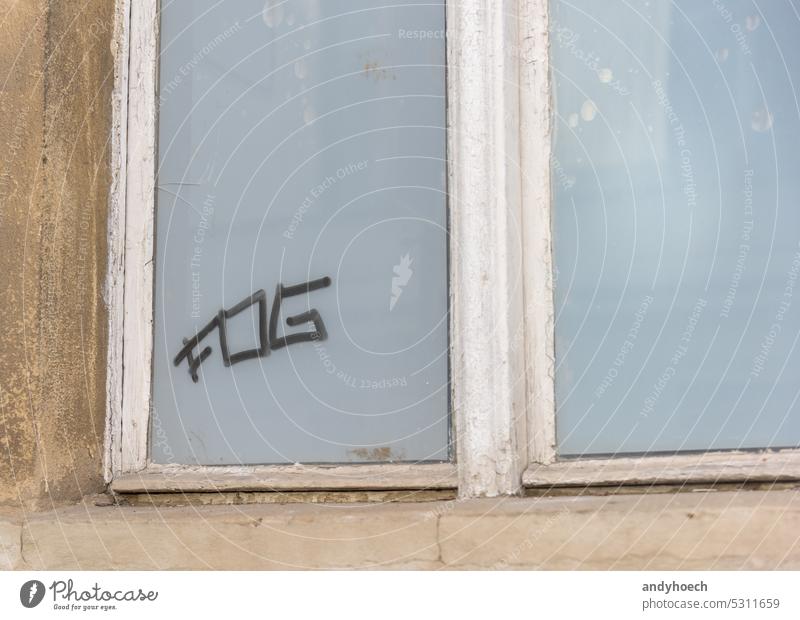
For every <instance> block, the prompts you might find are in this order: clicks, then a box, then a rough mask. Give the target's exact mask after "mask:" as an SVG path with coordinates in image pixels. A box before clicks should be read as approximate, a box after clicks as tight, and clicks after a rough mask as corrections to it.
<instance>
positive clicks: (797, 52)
mask: <svg viewBox="0 0 800 620" xmlns="http://www.w3.org/2000/svg"><path fill="white" fill-rule="evenodd" d="M551 8H552V23H551V51H552V58H553V74H552V75H553V83H554V90H555V107H556V118H555V131H556V139H555V147H554V153H553V156H552V165H553V166H552V169H553V187H554V191H555V203H554V204H555V212H554V222H553V226H554V252H555V267H556V278H557V282H556V313H557V316H556V358H557V370H556V398H557V416H556V420H557V435H558V451H559V454H560V455H562V456H570V455H572V456H575V455H584V454H613V453H643V452H658V451H667V452H673V451H688V450H710V449H734V448H766V447H788V446H792V447H795V446H798V445H800V403H798V396H799V395H800V381H798V378H797V372H798V370H799V369H800V347H798V336H800V300H797V299H795V293H796V291H797V292H800V287H798V285H797V277H798V271H799V270H800V252H799V250H800V248H799V246H798V241H800V174H798V171H800V150H798V148H797V147H798V144H800V106H799V105H798V99H797V90H796V89H797V87H800V15H798V11H797V9H796V8H795V7H794V6H793V4H792V3H790V2H788V1H775V2H759V3H756V2H752V1H749V0H722V1H718V0H714V1H708V2H698V1H697V0H677V1H670V2H668V1H666V0H664V1H659V0H650V1H645V0H629V1H624V2H622V1H619V2H596V1H594V0H570V1H559V0H554V1H553V2H552V3H551Z"/></svg>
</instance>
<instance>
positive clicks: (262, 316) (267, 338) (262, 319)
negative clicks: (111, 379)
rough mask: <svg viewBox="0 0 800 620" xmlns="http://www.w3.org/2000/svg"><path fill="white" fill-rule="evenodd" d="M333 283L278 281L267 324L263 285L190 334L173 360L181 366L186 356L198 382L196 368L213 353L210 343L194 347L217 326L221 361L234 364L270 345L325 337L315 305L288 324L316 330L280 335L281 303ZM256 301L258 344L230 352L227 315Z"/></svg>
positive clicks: (276, 346)
mask: <svg viewBox="0 0 800 620" xmlns="http://www.w3.org/2000/svg"><path fill="white" fill-rule="evenodd" d="M330 285H331V279H330V278H329V277H327V276H326V277H324V278H319V279H317V280H311V281H310V282H304V283H302V284H295V285H293V286H283V284H278V286H277V287H276V289H275V299H274V300H273V302H272V312H271V313H270V317H269V324H267V294H266V293H265V292H264V290H263V289H259V290H258V291H256V292H255V293H253V294H252V295H250V296H248V297H245V298H244V299H243V300H242V301H240V302H239V303H238V304H236V305H235V306H233V307H231V308H230V309H228V310H225V309H224V308H223V309H222V310H220V311H219V312H218V313H217V316H215V317H214V318H213V319H211V321H209V322H208V323H207V324H206V325H205V326H204V327H203V328H202V329H201V330H200V331H199V332H197V333H196V334H195V335H194V336H192V337H191V338H184V339H183V348H182V349H181V350H180V351H179V352H178V354H177V355H176V356H175V359H174V360H173V363H174V364H175V366H180V365H181V362H183V360H186V362H187V364H188V366H189V376H190V377H191V378H192V381H194V382H195V383H197V382H198V380H199V377H198V375H197V371H198V369H199V368H200V364H202V363H203V362H204V361H205V360H206V359H207V358H208V356H209V355H211V352H212V349H211V347H205V348H203V349H202V350H201V351H200V353H199V354H198V355H195V352H194V350H195V349H196V348H197V347H199V346H200V342H202V340H203V339H204V338H205V337H206V336H208V335H209V334H210V333H211V332H212V331H213V330H214V329H217V328H218V329H219V346H220V350H221V351H222V363H223V364H225V366H226V367H230V366H233V365H234V364H238V363H239V362H244V361H245V360H249V359H255V358H259V357H265V356H267V355H269V351H270V348H271V349H281V348H283V347H286V346H288V345H290V344H297V343H300V342H312V341H315V340H326V339H327V338H328V332H327V330H326V329H325V323H324V322H323V320H322V317H321V316H320V313H319V311H318V310H317V309H316V308H311V309H310V310H307V311H306V312H302V313H300V314H296V315H293V316H290V317H287V318H286V324H287V325H288V326H289V327H297V326H298V325H303V324H304V323H313V324H314V330H313V331H304V332H299V333H294V334H287V335H285V336H280V337H279V336H278V334H277V332H278V322H279V320H280V312H281V304H282V303H283V300H284V299H286V298H287V297H295V296H297V295H307V294H309V293H312V292H313V291H316V290H319V289H321V288H325V287H327V286H330ZM254 304H258V347H257V348H254V349H247V350H245V351H239V352H236V353H231V352H230V349H229V347H228V319H231V318H233V317H235V316H236V315H237V314H239V313H241V312H243V311H245V310H247V309H248V308H250V307H251V306H253V305H254Z"/></svg>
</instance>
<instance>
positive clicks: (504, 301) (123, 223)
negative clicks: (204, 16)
mask: <svg viewBox="0 0 800 620" xmlns="http://www.w3.org/2000/svg"><path fill="white" fill-rule="evenodd" d="M116 2H117V9H116V10H117V13H116V26H115V31H116V37H115V43H116V80H115V82H116V87H115V93H114V101H113V114H114V124H113V135H112V146H113V153H112V165H113V175H114V176H113V179H112V196H111V205H110V224H109V275H108V286H107V291H106V294H107V302H108V307H109V353H108V386H107V391H108V424H107V428H108V431H107V446H108V450H107V458H106V477H107V479H108V481H109V482H110V483H111V488H112V489H114V490H115V491H118V492H170V491H174V492H187V491H210V490H217V491H223V490H224V491H233V490H247V491H258V490H301V489H306V490H307V489H347V490H355V489H416V488H457V489H458V492H459V494H460V495H461V496H463V497H467V496H479V495H490V496H491V495H498V494H506V493H515V492H518V491H519V490H520V488H521V487H520V484H521V477H522V471H523V469H524V467H525V465H526V464H527V451H526V446H527V440H526V430H525V428H526V413H525V373H524V357H525V350H524V347H523V346H521V342H522V341H523V340H524V334H523V329H522V315H523V312H522V298H523V279H522V253H521V247H522V245H521V234H520V222H521V208H520V207H521V181H520V174H519V170H520V166H519V154H520V145H519V136H520V126H519V120H520V117H519V103H520V100H519V88H518V75H519V62H518V55H517V54H516V50H517V49H518V48H519V46H518V45H517V39H518V34H519V33H518V24H519V22H518V13H517V9H518V2H517V0H491V1H489V0H452V1H450V0H449V1H448V3H447V6H446V13H447V17H446V19H447V29H448V32H447V58H448V72H447V75H448V78H447V82H448V83H447V95H448V153H449V155H448V182H449V190H450V191H449V193H450V197H449V200H450V203H449V214H450V215H449V217H450V222H451V251H450V254H451V260H450V263H451V272H450V291H451V299H450V315H451V325H450V330H451V352H450V353H451V377H452V386H451V389H452V403H453V405H452V412H451V414H452V417H451V420H452V424H453V430H454V432H453V437H455V444H456V446H455V447H456V450H455V461H454V462H453V463H447V464H435V465H425V464H420V465H414V464H397V465H338V466H330V467H322V466H248V467H230V466H203V467H198V466H179V465H157V464H153V463H150V462H149V460H148V456H147V454H148V436H149V432H148V429H149V419H150V409H151V403H150V399H151V375H152V345H153V342H152V340H153V275H154V271H153V267H154V265H153V248H154V242H153V232H154V204H155V170H156V85H157V71H158V66H157V65H158V20H157V7H158V0H116Z"/></svg>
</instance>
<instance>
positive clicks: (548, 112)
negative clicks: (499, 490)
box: [519, 0, 800, 489]
mask: <svg viewBox="0 0 800 620" xmlns="http://www.w3.org/2000/svg"><path fill="white" fill-rule="evenodd" d="M519 11H520V23H521V24H523V28H522V34H521V35H520V42H521V49H520V51H519V56H520V130H521V134H522V136H523V138H522V141H521V156H520V161H521V162H522V169H523V170H524V174H523V175H522V188H523V189H522V203H523V205H524V209H523V243H524V246H525V256H524V273H525V285H526V288H525V303H524V308H525V326H526V345H525V346H526V359H527V365H526V374H527V382H526V385H527V402H528V403H529V407H528V420H529V423H528V429H529V433H528V442H529V446H530V463H529V466H528V468H527V469H526V470H525V471H524V473H523V477H522V481H523V486H525V487H533V488H544V489H547V488H552V487H575V488H585V487H591V486H616V485H637V486H649V485H654V484H669V485H685V484H715V483H728V482H766V483H771V482H789V481H792V482H793V481H797V480H800V450H764V451H724V452H709V453H702V454H678V455H674V456H658V455H650V456H647V455H645V456H637V457H620V458H606V459H599V458H586V459H580V460H564V461H558V459H557V453H556V433H555V424H556V415H555V390H554V379H555V346H554V324H555V311H554V307H553V277H552V273H553V267H552V246H551V244H552V238H551V208H552V195H551V170H550V155H551V148H552V124H553V118H554V114H555V110H554V109H553V107H552V92H551V88H550V66H549V47H548V41H549V37H548V21H549V20H548V1H547V0H520V8H519Z"/></svg>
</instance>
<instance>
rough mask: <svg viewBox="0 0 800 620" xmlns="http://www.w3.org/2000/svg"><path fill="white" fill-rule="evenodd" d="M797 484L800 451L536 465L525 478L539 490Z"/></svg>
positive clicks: (727, 453)
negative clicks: (665, 485) (724, 484)
mask: <svg viewBox="0 0 800 620" xmlns="http://www.w3.org/2000/svg"><path fill="white" fill-rule="evenodd" d="M798 480H800V450H779V451H772V452H709V453H704V454H682V455H675V456H646V457H620V458H606V459H581V460H573V461H559V462H556V463H552V464H549V465H531V466H530V467H529V468H528V469H527V470H526V471H525V473H524V474H523V477H522V481H523V484H524V485H525V487H527V488H538V489H543V488H553V487H592V486H611V485H654V484H671V485H681V484H690V483H691V484H719V483H726V482H767V483H769V482H795V481H798Z"/></svg>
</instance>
